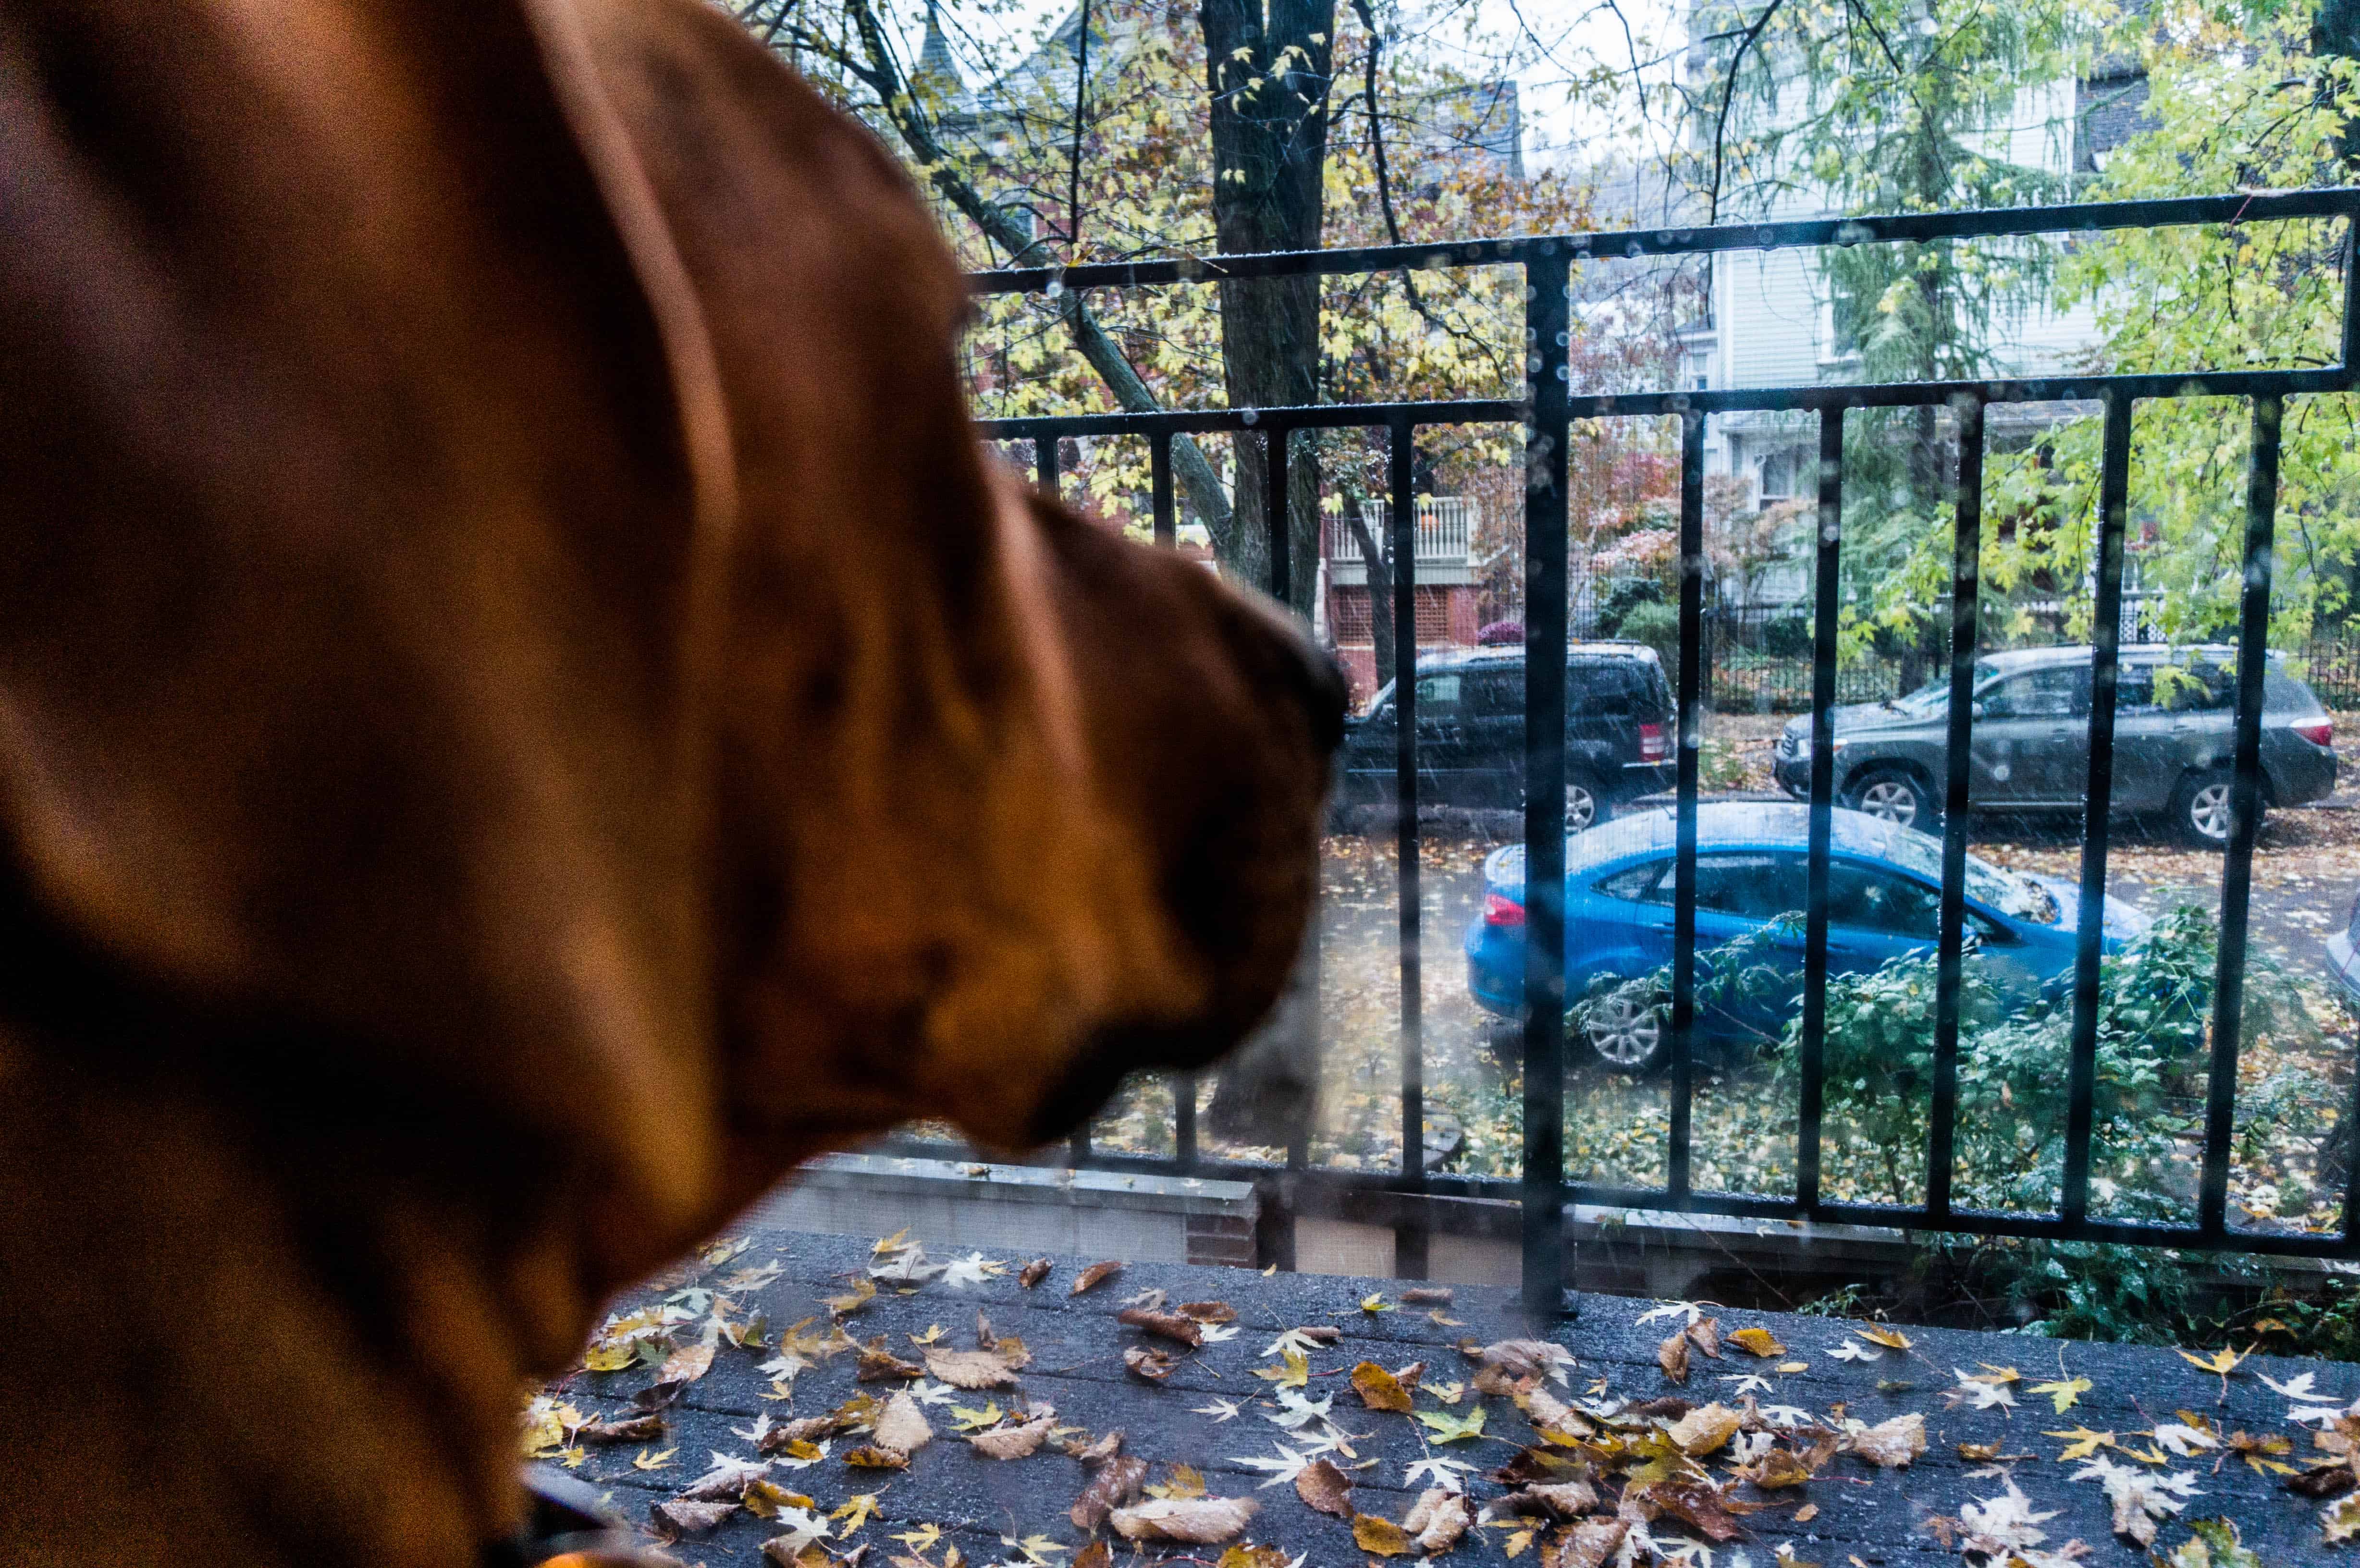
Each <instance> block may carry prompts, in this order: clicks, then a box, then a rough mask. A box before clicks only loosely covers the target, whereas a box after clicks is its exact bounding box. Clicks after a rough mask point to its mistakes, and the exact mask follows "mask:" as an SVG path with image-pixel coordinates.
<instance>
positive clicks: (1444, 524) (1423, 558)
mask: <svg viewBox="0 0 2360 1568" xmlns="http://www.w3.org/2000/svg"><path fill="white" fill-rule="evenodd" d="M1411 517H1413V518H1414V519H1415V524H1416V526H1415V528H1414V529H1413V530H1412V537H1413V539H1414V540H1415V548H1416V551H1417V564H1418V567H1419V569H1420V572H1421V573H1423V574H1425V575H1426V582H1427V583H1429V584H1439V583H1443V582H1445V581H1450V580H1454V579H1452V578H1449V577H1447V576H1446V577H1437V576H1435V575H1433V573H1434V572H1437V571H1439V572H1444V573H1451V572H1454V571H1456V572H1459V573H1461V574H1462V575H1459V576H1458V577H1457V578H1456V579H1455V580H1456V581H1461V582H1463V581H1465V578H1464V576H1463V573H1464V572H1465V570H1466V568H1467V567H1468V565H1469V563H1470V561H1471V560H1472V558H1473V555H1474V550H1475V528H1476V525H1477V524H1478V523H1480V521H1481V520H1482V510H1481V508H1480V506H1478V505H1477V503H1476V501H1475V498H1474V497H1473V496H1471V495H1420V496H1419V497H1418V498H1417V505H1416V506H1415V508H1414V509H1413V511H1412V512H1411ZM1360 520H1361V522H1362V523H1363V524H1364V525H1365V526H1366V527H1367V528H1368V530H1369V537H1370V538H1371V539H1374V540H1375V541H1376V545H1377V548H1378V549H1379V550H1383V551H1385V553H1386V554H1387V555H1388V556H1390V555H1391V554H1392V550H1391V548H1390V545H1391V540H1392V538H1393V503H1392V502H1390V501H1364V502H1362V503H1361V504H1360ZM1320 550H1321V553H1323V554H1324V555H1326V556H1327V580H1328V581H1329V582H1330V583H1335V584H1336V585H1338V587H1356V586H1358V585H1360V584H1361V583H1366V582H1368V580H1369V572H1368V563H1367V562H1366V561H1363V560H1362V559H1361V557H1360V543H1359V541H1358V540H1356V539H1353V537H1352V526H1351V525H1350V524H1349V523H1348V522H1346V521H1345V520H1344V519H1343V518H1342V517H1329V518H1328V519H1327V523H1326V525H1325V527H1324V528H1322V529H1321V532H1320Z"/></svg>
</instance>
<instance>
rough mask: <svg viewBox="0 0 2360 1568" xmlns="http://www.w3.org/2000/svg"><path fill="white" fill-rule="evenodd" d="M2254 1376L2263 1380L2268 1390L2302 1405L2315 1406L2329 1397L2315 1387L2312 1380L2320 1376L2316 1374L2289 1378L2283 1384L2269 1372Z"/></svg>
mask: <svg viewBox="0 0 2360 1568" xmlns="http://www.w3.org/2000/svg"><path fill="white" fill-rule="evenodd" d="M2254 1376H2255V1377H2259V1378H2260V1379H2261V1380H2262V1383H2263V1386H2264V1387H2266V1388H2268V1389H2269V1390H2270V1391H2271V1392H2272V1393H2274V1394H2283V1395H2285V1396H2286V1397H2287V1398H2288V1399H2293V1400H2296V1401H2298V1402H2300V1403H2304V1404H2315V1403H2317V1402H2318V1401H2319V1400H2321V1399H2326V1398H2328V1396H2327V1395H2325V1394H2322V1393H2321V1392H2319V1391H2318V1389H2317V1388H2315V1387H2313V1382H2312V1380H2313V1379H2314V1378H2316V1377H2318V1374H2317V1373H2315V1372H2305V1373H2302V1374H2300V1375H2299V1376H2297V1377H2289V1378H2288V1379H2287V1380H2286V1381H2285V1382H2283V1383H2281V1382H2279V1381H2278V1379H2277V1378H2275V1377H2271V1376H2270V1375H2269V1374H2268V1373H2267V1372H2256V1373H2255V1374H2254Z"/></svg>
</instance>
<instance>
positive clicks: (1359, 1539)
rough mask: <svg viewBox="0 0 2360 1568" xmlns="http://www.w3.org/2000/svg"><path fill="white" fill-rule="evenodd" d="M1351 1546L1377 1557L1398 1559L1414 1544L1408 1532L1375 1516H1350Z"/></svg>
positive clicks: (1388, 1520)
mask: <svg viewBox="0 0 2360 1568" xmlns="http://www.w3.org/2000/svg"><path fill="white" fill-rule="evenodd" d="M1352 1544H1353V1545H1355V1546H1357V1547H1359V1548H1360V1550H1361V1551H1363V1552H1373V1553H1374V1554H1375V1555H1377V1556H1379V1557H1399V1556H1400V1555H1402V1553H1404V1552H1407V1551H1408V1550H1409V1549H1410V1547H1411V1546H1412V1545H1413V1544H1415V1543H1414V1542H1413V1541H1411V1540H1410V1534H1409V1531H1407V1530H1404V1529H1402V1527H1401V1526H1399V1525H1397V1524H1395V1523H1393V1520H1391V1519H1379V1518H1378V1517H1377V1516H1376V1515H1375V1514H1354V1515H1353V1516H1352Z"/></svg>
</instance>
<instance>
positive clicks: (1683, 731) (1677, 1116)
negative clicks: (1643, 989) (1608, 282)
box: [1664, 412, 1704, 1209]
mask: <svg viewBox="0 0 2360 1568" xmlns="http://www.w3.org/2000/svg"><path fill="white" fill-rule="evenodd" d="M1679 646H1680V668H1679V671H1678V673H1679V734H1678V737H1677V739H1678V746H1679V749H1678V751H1677V753H1676V757H1677V764H1676V776H1677V791H1678V793H1677V806H1676V809H1675V825H1674V829H1673V833H1674V850H1673V860H1672V866H1673V873H1672V874H1673V885H1672V1042H1671V1043H1672V1062H1671V1066H1672V1082H1671V1102H1672V1103H1671V1127H1670V1129H1669V1138H1670V1141H1669V1147H1668V1149H1666V1181H1665V1183H1664V1186H1665V1194H1664V1199H1665V1203H1666V1204H1667V1205H1668V1206H1669V1207H1671V1208H1675V1209H1680V1208H1685V1207H1687V1206H1688V1136H1689V1126H1688V1115H1689V1109H1690V1105H1689V1102H1690V1099H1691V1097H1692V1096H1693V1094H1695V1088H1696V1085H1695V1082H1694V1077H1693V1073H1692V1071H1691V1052H1692V1050H1693V1047H1694V1043H1695V1042H1694V1040H1692V1038H1691V1037H1692V1036H1693V1035H1694V1034H1695V1033H1696V855H1697V782H1698V779H1697V763H1698V760H1699V757H1698V752H1699V747H1700V746H1702V744H1703V741H1704V416H1703V415H1702V414H1699V413H1695V412H1689V413H1686V414H1683V415H1681V416H1680V645H1679Z"/></svg>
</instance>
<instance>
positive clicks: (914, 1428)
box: [877, 1391, 934, 1454]
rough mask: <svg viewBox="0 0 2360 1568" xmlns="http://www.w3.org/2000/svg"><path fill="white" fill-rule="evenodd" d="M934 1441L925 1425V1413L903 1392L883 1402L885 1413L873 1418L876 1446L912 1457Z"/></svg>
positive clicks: (927, 1425) (931, 1433)
mask: <svg viewBox="0 0 2360 1568" xmlns="http://www.w3.org/2000/svg"><path fill="white" fill-rule="evenodd" d="M933 1441H934V1428H933V1427H932V1426H931V1425H929V1424H927V1421H926V1412H925V1411H924V1410H920V1409H919V1408H918V1401H917V1400H915V1399H912V1398H911V1397H910V1396H909V1394H908V1393H907V1392H906V1391H905V1392H902V1393H899V1394H896V1395H894V1396H893V1397H892V1398H891V1399H889V1400H887V1401H886V1404H885V1413H884V1414H883V1415H881V1416H880V1417H878V1418H877V1446H878V1447H880V1448H890V1449H891V1450H893V1452H895V1453H896V1454H915V1453H917V1452H918V1450H920V1449H921V1448H923V1447H925V1446H926V1444H927V1443H932V1442H933Z"/></svg>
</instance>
